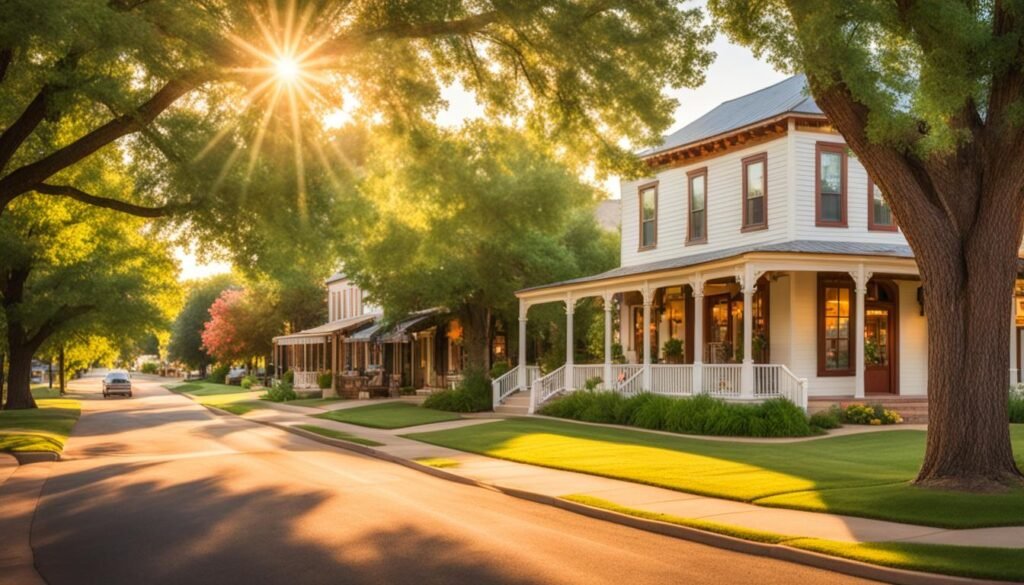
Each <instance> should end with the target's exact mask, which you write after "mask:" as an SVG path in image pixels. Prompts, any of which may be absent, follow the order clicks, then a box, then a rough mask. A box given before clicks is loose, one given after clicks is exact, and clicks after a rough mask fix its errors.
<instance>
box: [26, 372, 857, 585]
mask: <svg viewBox="0 0 1024 585" xmlns="http://www.w3.org/2000/svg"><path fill="white" fill-rule="evenodd" d="M72 389H73V390H74V391H75V392H78V393H81V394H82V395H83V397H84V398H85V399H84V400H83V415H82V419H81V421H80V422H79V423H78V427H77V428H76V429H75V433H74V436H73V438H72V440H71V441H70V443H69V445H68V449H67V451H66V454H65V458H66V460H65V461H63V462H60V463H58V464H56V465H54V466H53V473H52V475H51V476H50V478H49V480H48V481H47V482H46V485H45V486H44V488H43V495H42V498H41V501H40V504H39V508H38V509H37V512H36V515H35V519H34V522H33V527H32V546H33V549H34V551H35V559H36V566H37V567H38V569H39V571H40V572H41V574H42V576H43V578H44V579H45V580H46V581H47V582H48V583H49V584H50V585H63V584H72V583H104V584H117V583H147V584H157V583H190V584H195V583H268V584H273V583H334V584H337V583H417V584H421V583H545V584H547V583H587V584H595V583H616V584H619V585H621V584H625V583H631V584H632V583H688V584H692V583H764V584H768V583H825V582H828V583H855V582H860V581H858V580H856V579H853V578H849V577H845V576H842V575H836V574H833V573H828V572H824V571H819V570H816V569H811V568H808V567H804V566H801V565H795V564H790V563H785V562H781V561H776V560H771V559H765V558H762V557H755V556H746V555H742V554H739V553H734V552H729V551H723V550H719V549H716V548H711V547H707V546H703V545H699V544H694V543H690V542H685V541H680V540H676V539H673V538H669V537H662V536H658V535H654V534H650V533H647V532H643V531H639V530H634V529H630V528H626V527H622V526H618V525H614V524H610V523H606V522H602V521H599V520H593V519H590V518H586V517H582V516H579V515H576V514H572V513H570V512H565V511H562V510H557V509H553V508H550V507H547V506H543V505H539V504H533V503H530V502H527V501H523V500H520V499H516V498H512V497H509V496H506V495H503V494H500V493H497V492H492V491H489V490H484V489H480V488H476V487H469V486H463V485H459V484H455V483H452V482H449V481H446V480H442V479H437V478H434V477H430V476H427V475H424V474H422V473H419V472H417V471H414V470H411V469H407V468H405V467H402V466H399V465H394V464H391V463H387V462H383V461H380V460H377V459H373V458H369V457H364V456H361V455H358V454H355V453H350V452H346V451H342V450H338V449H334V448H332V447H328V446H325V445H322V444H320V443H316V442H313V441H308V440H305V439H302V438H300V437H297V436H295V435H292V434H290V433H287V432H285V431H281V430H278V429H273V428H268V427H264V426H261V425H257V424H254V423H251V422H248V421H244V420H241V419H239V418H237V417H233V416H216V415H213V414H211V413H209V412H208V411H207V410H206V409H204V408H203V407H201V406H199V405H197V404H195V403H193V402H191V401H190V400H188V399H187V398H184V397H181V396H177V395H174V394H172V393H170V392H168V391H167V390H165V389H163V388H161V387H159V385H158V384H157V383H155V382H150V381H139V380H137V381H136V397H135V398H134V399H131V400H127V399H109V400H103V399H102V398H101V397H100V395H99V378H95V377H94V378H87V379H86V380H82V381H79V382H77V383H76V385H75V386H73V387H72Z"/></svg>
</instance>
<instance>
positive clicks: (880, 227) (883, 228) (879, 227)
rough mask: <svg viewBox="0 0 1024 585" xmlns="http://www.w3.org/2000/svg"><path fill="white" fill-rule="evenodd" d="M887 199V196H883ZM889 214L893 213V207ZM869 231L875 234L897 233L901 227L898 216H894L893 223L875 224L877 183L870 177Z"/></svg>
mask: <svg viewBox="0 0 1024 585" xmlns="http://www.w3.org/2000/svg"><path fill="white" fill-rule="evenodd" d="M882 196H883V197H885V194H884V193H883V194H882ZM889 210H890V211H889V213H892V207H890V208H889ZM868 229H869V230H871V231H873V232H895V231H899V229H900V228H899V226H897V225H896V216H893V218H892V223H891V224H889V225H886V224H877V223H875V182H874V181H872V180H871V177H868Z"/></svg>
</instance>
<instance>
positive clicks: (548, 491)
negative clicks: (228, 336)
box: [244, 401, 1024, 548]
mask: <svg viewBox="0 0 1024 585" xmlns="http://www.w3.org/2000/svg"><path fill="white" fill-rule="evenodd" d="M376 402H377V401H375V403H376ZM347 404H352V405H353V406H352V407H354V406H357V405H358V406H361V405H364V404H366V403H365V402H364V403H359V402H357V401H352V402H351V403H349V402H347V401H346V405H347ZM347 407H349V408H351V407H350V406H347ZM296 410H298V409H297V408H296V407H292V408H288V409H285V408H282V407H281V406H280V405H274V408H266V409H259V410H254V411H251V412H249V413H247V414H246V415H245V416H244V418H246V419H250V420H255V421H259V422H262V423H266V424H272V425H276V426H282V427H289V426H294V425H298V424H315V425H316V426H320V427H324V428H330V429H334V430H338V431H343V432H346V433H350V434H353V435H356V436H358V437H362V438H365V439H371V440H373V441H377V442H378V443H381V444H382V446H380V447H375V448H374V449H375V450H378V451H381V452H383V453H386V454H388V455H391V456H395V457H400V458H403V459H407V460H413V461H415V460H418V459H426V458H442V459H450V460H453V461H456V462H457V463H458V465H457V466H454V467H446V468H445V469H444V471H445V472H449V473H452V474H455V475H459V476H462V477H466V478H469V479H472V480H475V481H478V482H482V483H485V484H489V485H493V486H495V487H499V488H509V489H514V490H520V491H525V492H531V493H534V494H538V495H542V496H549V497H556V498H557V497H562V496H567V495H574V494H575V495H587V496H593V497H595V498H600V499H602V500H606V501H610V502H614V503H615V504H618V505H620V506H624V507H628V508H634V509H637V510H643V511H647V512H655V513H662V514H670V515H673V516H677V517H682V518H688V519H702V520H708V521H714V522H717V523H721V524H726V525H731V526H738V527H743V528H748V529H752V530H762V531H768V532H774V533H778V534H785V535H791V536H806V537H815V538H824V539H829V540H837V541H844V542H880V541H885V542H892V541H906V542H918V543H929V544H950V545H960V546H984V547H999V548H1020V547H1021V546H1022V544H1024V526H1012V527H1001V528H977V529H957V530H951V529H942V528H935V527H930V526H916V525H911V524H900V523H896V522H886V521H882V520H871V519H867V518H856V517H851V516H840V515H837V514H824V513H818V512H803V511H799V510H785V509H779V508H766V507H762V506H756V505H754V504H748V503H744V502H736V501H732V500H723V499H718V498H709V497H705V496H698V495H693V494H687V493H684V492H679V491H675V490H669V489H665V488H659V487H653V486H646V485H642V484H637V483H632V482H628V481H622V480H617V479H610V478H603V477H598V476H593V475H587V474H582V473H575V472H570V471H561V470H557V469H549V468H545V467H538V466H534V465H527V464H523V463H515V462H511V461H504V460H501V459H494V458H491V457H485V456H482V455H476V454H473V453H466V452H463V451H456V450H453V449H448V448H445V447H438V446H435V445H428V444H426V443H421V442H418V441H413V440H411V439H406V438H404V437H401V436H399V435H404V434H409V433H413V432H416V433H419V432H429V431H435V430H445V429H451V428H458V427H464V426H473V425H480V424H490V423H492V422H496V421H498V420H501V419H497V418H468V419H462V420H458V421H448V422H442V423H434V424H429V425H422V426H418V427H409V428H403V429H392V430H385V429H372V428H367V427H361V426H358V425H352V424H347V423H341V422H336V421H330V420H324V419H311V418H309V417H308V416H303V415H302V414H300V413H298V412H295V411H296ZM303 410H307V409H305V408H303ZM308 410H311V411H316V412H322V410H320V409H308ZM899 428H908V427H907V426H903V425H901V426H900V427H899ZM633 430H636V429H633ZM844 434H847V433H844ZM701 438H705V437H701Z"/></svg>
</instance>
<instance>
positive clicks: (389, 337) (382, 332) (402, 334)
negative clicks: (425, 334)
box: [345, 309, 441, 343]
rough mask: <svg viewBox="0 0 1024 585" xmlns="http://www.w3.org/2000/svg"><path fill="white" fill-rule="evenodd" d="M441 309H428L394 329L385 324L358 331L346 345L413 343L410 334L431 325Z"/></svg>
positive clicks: (346, 339)
mask: <svg viewBox="0 0 1024 585" xmlns="http://www.w3.org/2000/svg"><path fill="white" fill-rule="evenodd" d="M440 313H441V311H440V310H439V309H427V310H426V311H420V312H418V313H413V314H412V315H409V316H407V317H406V318H405V319H403V320H401V321H399V322H398V324H397V325H395V326H393V327H386V326H385V325H384V323H383V322H378V323H374V324H373V326H371V327H367V328H365V329H361V330H359V331H356V332H355V333H353V334H352V335H349V336H348V337H346V338H345V343H370V342H374V343H408V342H409V341H412V337H411V336H410V333H412V332H413V331H419V330H420V329H423V328H424V326H425V325H429V324H431V320H432V319H433V318H434V317H435V316H437V315H439V314H440Z"/></svg>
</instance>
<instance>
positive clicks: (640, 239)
mask: <svg viewBox="0 0 1024 585" xmlns="http://www.w3.org/2000/svg"><path fill="white" fill-rule="evenodd" d="M648 189H654V218H653V219H652V221H653V223H654V241H652V242H651V243H650V244H649V245H647V246H645V245H644V191H647V190H648ZM636 199H637V211H638V212H639V214H638V216H637V224H638V228H639V230H638V231H637V251H638V252H643V251H644V250H653V249H654V248H657V247H658V181H651V182H649V183H644V184H643V185H640V186H639V187H637V189H636Z"/></svg>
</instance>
